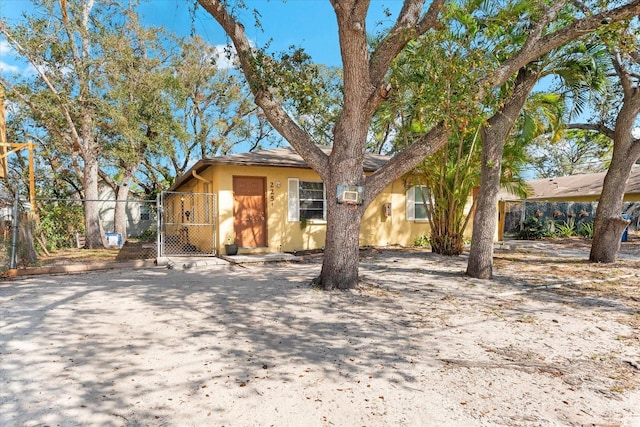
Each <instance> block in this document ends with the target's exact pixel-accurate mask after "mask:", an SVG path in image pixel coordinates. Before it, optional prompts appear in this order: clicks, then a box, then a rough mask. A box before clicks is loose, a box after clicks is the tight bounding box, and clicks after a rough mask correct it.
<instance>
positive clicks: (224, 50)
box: [215, 44, 238, 70]
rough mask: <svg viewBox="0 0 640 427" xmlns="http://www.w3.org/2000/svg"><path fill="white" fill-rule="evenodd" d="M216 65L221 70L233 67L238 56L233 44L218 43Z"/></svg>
mask: <svg viewBox="0 0 640 427" xmlns="http://www.w3.org/2000/svg"><path fill="white" fill-rule="evenodd" d="M215 49H216V54H217V57H216V66H217V67H218V68H219V69H221V70H227V69H229V68H233V67H234V66H235V63H236V61H237V58H238V54H237V53H236V49H235V47H233V46H228V45H223V44H219V45H216V47H215Z"/></svg>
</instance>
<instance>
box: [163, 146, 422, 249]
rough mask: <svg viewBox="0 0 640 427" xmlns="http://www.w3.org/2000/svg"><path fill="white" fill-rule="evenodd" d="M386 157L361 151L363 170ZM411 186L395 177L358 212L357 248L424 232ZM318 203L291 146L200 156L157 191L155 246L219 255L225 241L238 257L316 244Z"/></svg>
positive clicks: (314, 177)
mask: <svg viewBox="0 0 640 427" xmlns="http://www.w3.org/2000/svg"><path fill="white" fill-rule="evenodd" d="M327 150H328V149H327ZM388 159H389V158H388V157H386V156H381V155H373V154H367V155H366V156H365V165H364V167H365V172H366V173H371V172H373V171H375V170H377V169H378V168H379V167H380V166H382V165H383V164H384V163H385V162H386V161H388ZM416 190H419V189H418V188H417V187H414V188H410V189H409V190H407V189H406V188H405V186H404V183H403V182H402V180H401V179H399V180H396V181H394V182H393V183H392V184H390V185H388V186H387V187H386V188H385V189H384V191H383V192H382V193H381V194H380V195H379V196H378V197H377V198H376V199H375V200H374V201H373V202H372V203H371V205H370V206H369V207H368V208H367V210H366V212H365V215H364V217H363V221H362V227H361V231H360V245H361V246H390V245H411V244H412V242H413V240H414V239H415V238H416V237H417V236H420V235H424V234H428V232H429V224H428V222H427V221H426V213H425V209H424V206H423V204H422V201H421V198H420V197H419V196H418V198H417V199H416V197H415V194H416ZM418 195H419V193H418ZM325 200H326V197H325V191H324V184H323V183H322V181H321V180H320V177H319V175H318V174H317V173H316V172H315V171H313V170H312V169H311V168H310V167H309V166H308V165H307V164H306V162H305V161H304V160H303V159H302V158H301V157H300V156H299V155H298V154H297V153H296V152H295V151H294V150H293V149H292V148H289V147H287V148H277V149H272V150H263V151H257V152H252V153H243V154H233V155H228V156H223V157H215V158H211V159H203V160H200V161H198V162H197V163H196V164H195V165H194V166H193V167H192V168H191V169H190V170H189V171H188V172H187V173H186V174H185V175H183V176H181V177H179V178H178V179H177V181H176V183H175V184H174V185H173V186H172V187H171V188H170V189H169V191H168V192H166V193H165V195H164V196H163V201H162V211H163V212H164V214H163V220H162V221H163V227H162V229H161V242H162V243H161V244H162V245H163V247H164V248H165V251H164V252H165V255H168V254H180V253H184V254H187V253H199V254H209V255H217V254H222V255H224V254H226V249H225V245H226V244H227V243H230V242H235V243H236V244H237V246H238V247H239V253H240V254H251V253H269V252H296V251H305V250H314V249H321V248H323V247H324V245H325V234H326V221H325V218H326V212H325V206H326V204H325Z"/></svg>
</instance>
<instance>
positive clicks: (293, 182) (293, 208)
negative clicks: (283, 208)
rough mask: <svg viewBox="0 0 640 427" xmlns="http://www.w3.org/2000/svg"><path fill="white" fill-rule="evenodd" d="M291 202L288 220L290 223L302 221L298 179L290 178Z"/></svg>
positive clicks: (289, 203) (289, 202)
mask: <svg viewBox="0 0 640 427" xmlns="http://www.w3.org/2000/svg"><path fill="white" fill-rule="evenodd" d="M288 181H289V201H288V209H287V219H288V220H289V222H297V221H300V197H299V194H298V192H299V187H298V185H299V184H298V179H297V178H289V180H288Z"/></svg>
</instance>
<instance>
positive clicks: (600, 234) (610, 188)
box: [589, 153, 635, 262]
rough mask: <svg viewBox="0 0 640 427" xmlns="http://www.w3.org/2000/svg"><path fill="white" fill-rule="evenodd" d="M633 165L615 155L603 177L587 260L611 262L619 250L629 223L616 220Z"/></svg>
mask: <svg viewBox="0 0 640 427" xmlns="http://www.w3.org/2000/svg"><path fill="white" fill-rule="evenodd" d="M634 163H635V162H634V161H630V159H629V158H628V157H623V156H616V155H615V153H614V159H612V161H611V165H610V166H609V171H608V172H607V175H606V176H605V178H604V183H603V185H602V193H601V195H600V202H599V203H598V208H597V209H596V218H595V221H594V225H593V242H592V244H591V253H590V254H589V260H590V261H592V262H615V261H616V258H617V257H618V251H619V250H620V243H621V239H622V233H623V232H624V229H625V228H626V226H627V225H629V221H627V220H624V219H622V218H621V217H620V214H621V213H622V202H623V198H624V192H625V187H626V183H627V179H628V178H629V173H630V172H631V167H632V166H633V164H634Z"/></svg>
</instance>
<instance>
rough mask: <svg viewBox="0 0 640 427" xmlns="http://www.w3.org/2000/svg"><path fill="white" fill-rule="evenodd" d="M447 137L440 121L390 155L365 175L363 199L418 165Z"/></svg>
mask: <svg viewBox="0 0 640 427" xmlns="http://www.w3.org/2000/svg"><path fill="white" fill-rule="evenodd" d="M448 138H449V129H448V128H447V126H446V125H445V123H444V122H440V123H438V124H437V125H436V126H434V127H433V128H432V129H431V130H430V131H429V132H427V133H426V134H425V135H423V136H421V137H420V138H419V139H417V140H416V141H415V142H414V143H413V144H411V145H410V146H409V147H407V148H406V149H405V150H402V151H401V152H400V153H398V155H396V156H394V157H392V158H391V160H389V161H388V162H387V163H385V164H384V166H382V167H381V168H380V169H378V170H377V171H376V172H374V173H373V174H371V175H369V176H368V177H367V179H366V184H365V186H366V192H367V194H366V195H365V200H366V201H367V202H371V201H372V199H373V197H371V196H372V195H377V194H379V193H380V192H381V191H382V190H383V189H384V187H385V186H386V185H388V183H389V182H393V181H394V180H396V179H398V178H400V177H401V176H402V175H404V174H405V173H407V172H408V171H410V170H411V169H413V168H415V167H416V166H418V165H419V164H420V162H422V161H423V160H424V159H425V158H426V157H427V156H429V155H431V154H433V153H435V152H436V151H438V150H439V149H440V148H442V147H443V146H444V144H445V143H446V142H447V140H448ZM370 195H371V196H370Z"/></svg>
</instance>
